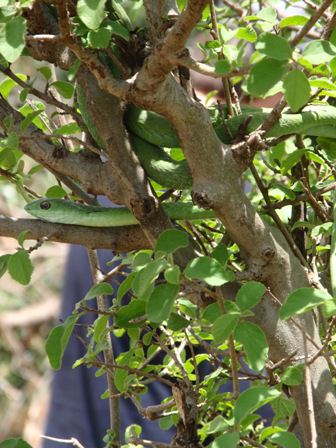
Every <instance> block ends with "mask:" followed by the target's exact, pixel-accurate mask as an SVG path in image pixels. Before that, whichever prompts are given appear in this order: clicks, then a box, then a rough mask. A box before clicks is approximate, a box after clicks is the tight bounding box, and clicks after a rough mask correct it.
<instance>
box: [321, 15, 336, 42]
mask: <svg viewBox="0 0 336 448" xmlns="http://www.w3.org/2000/svg"><path fill="white" fill-rule="evenodd" d="M335 27H336V12H334V14H333V15H332V17H330V19H329V20H328V22H327V24H326V26H325V27H324V31H323V33H322V36H321V39H325V40H328V39H329V37H330V36H331V33H332V32H333V31H334V29H335Z"/></svg>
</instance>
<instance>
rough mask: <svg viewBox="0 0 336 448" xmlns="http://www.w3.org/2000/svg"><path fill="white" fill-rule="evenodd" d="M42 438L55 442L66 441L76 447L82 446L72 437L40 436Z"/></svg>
mask: <svg viewBox="0 0 336 448" xmlns="http://www.w3.org/2000/svg"><path fill="white" fill-rule="evenodd" d="M40 437H41V438H42V439H46V440H51V441H52V442H57V443H67V444H70V445H73V446H74V447H76V448H84V446H83V445H82V444H81V443H80V442H79V441H78V440H77V439H75V438H74V437H71V439H59V438H58V437H50V436H44V435H43V436H42V435H41V436H40Z"/></svg>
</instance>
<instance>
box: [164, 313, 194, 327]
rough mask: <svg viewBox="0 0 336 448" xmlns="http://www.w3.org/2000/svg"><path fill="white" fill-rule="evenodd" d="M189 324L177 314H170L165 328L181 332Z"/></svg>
mask: <svg viewBox="0 0 336 448" xmlns="http://www.w3.org/2000/svg"><path fill="white" fill-rule="evenodd" d="M189 324H190V322H189V320H188V319H185V318H184V317H182V316H180V315H179V314H177V313H171V314H170V316H169V320H168V323H167V326H168V328H170V329H171V330H173V331H181V330H184V328H187V327H188V326H189Z"/></svg>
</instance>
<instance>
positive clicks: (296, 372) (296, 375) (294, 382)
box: [280, 365, 304, 386]
mask: <svg viewBox="0 0 336 448" xmlns="http://www.w3.org/2000/svg"><path fill="white" fill-rule="evenodd" d="M303 368H304V366H303V365H297V366H290V367H288V368H287V369H286V370H285V371H284V373H282V374H281V375H280V377H281V382H282V383H284V384H287V386H298V385H299V384H301V383H302V381H303V372H302V370H303Z"/></svg>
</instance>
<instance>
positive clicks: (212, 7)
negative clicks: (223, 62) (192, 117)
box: [209, 0, 235, 117]
mask: <svg viewBox="0 0 336 448" xmlns="http://www.w3.org/2000/svg"><path fill="white" fill-rule="evenodd" d="M209 5H210V15H211V25H212V30H213V33H212V34H213V37H214V39H217V40H219V39H220V36H219V32H218V26H217V17H216V10H215V4H214V0H210V1H209ZM218 57H219V59H224V53H223V51H221V52H220V53H219V55H218ZM221 79H222V84H223V89H224V96H225V101H226V105H227V108H228V115H229V116H230V117H233V116H234V115H235V113H234V110H233V107H232V98H231V93H230V86H229V81H228V79H227V78H223V77H222V78H221Z"/></svg>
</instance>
